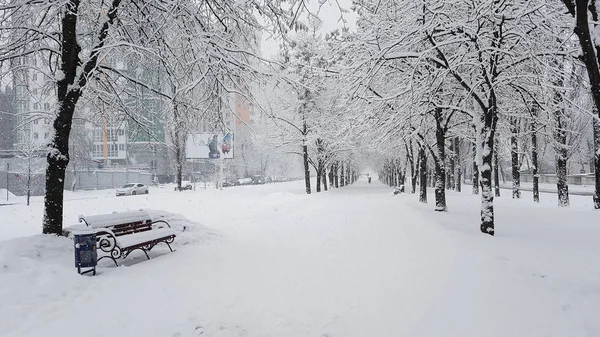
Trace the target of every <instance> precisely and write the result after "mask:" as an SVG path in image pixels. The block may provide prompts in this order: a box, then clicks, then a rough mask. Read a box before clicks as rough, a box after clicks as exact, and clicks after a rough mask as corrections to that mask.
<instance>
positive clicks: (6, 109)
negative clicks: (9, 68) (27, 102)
mask: <svg viewBox="0 0 600 337" xmlns="http://www.w3.org/2000/svg"><path fill="white" fill-rule="evenodd" d="M14 114H15V111H14V107H13V91H12V88H10V87H6V88H4V90H2V89H1V88H0V151H10V150H12V149H13V147H14V128H15V118H14V117H15V116H14Z"/></svg>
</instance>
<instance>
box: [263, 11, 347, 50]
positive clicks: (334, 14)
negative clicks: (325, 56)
mask: <svg viewBox="0 0 600 337" xmlns="http://www.w3.org/2000/svg"><path fill="white" fill-rule="evenodd" d="M338 3H339V5H340V6H341V7H342V8H344V9H346V10H348V12H347V13H341V12H340V10H339V9H338V5H337V4H338ZM351 5H352V0H337V1H336V0H328V1H327V2H326V3H325V4H323V5H322V7H321V10H320V11H319V12H318V16H319V18H320V19H321V21H322V26H321V29H320V32H321V33H322V34H323V35H325V33H327V32H330V31H332V30H335V29H337V28H342V27H343V26H344V23H343V22H342V21H341V20H340V15H341V14H343V16H344V19H345V20H346V25H347V26H348V27H350V29H354V28H355V24H356V18H357V15H356V13H354V12H352V11H351V10H350V6H351ZM309 8H311V11H312V12H313V13H314V14H317V11H318V9H319V0H309ZM302 20H303V21H304V22H306V16H304V17H303V18H302ZM261 52H262V56H263V57H266V58H272V57H274V56H276V55H277V54H278V53H279V41H275V40H274V39H273V38H271V37H268V36H263V39H262V44H261Z"/></svg>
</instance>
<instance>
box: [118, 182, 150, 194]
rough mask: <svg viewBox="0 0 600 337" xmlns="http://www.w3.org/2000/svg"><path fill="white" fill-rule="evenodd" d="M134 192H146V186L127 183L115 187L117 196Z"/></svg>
mask: <svg viewBox="0 0 600 337" xmlns="http://www.w3.org/2000/svg"><path fill="white" fill-rule="evenodd" d="M136 194H148V186H146V185H144V184H140V183H128V184H125V185H123V186H121V187H120V188H118V189H117V197H120V196H122V195H136Z"/></svg>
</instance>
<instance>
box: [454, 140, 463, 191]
mask: <svg viewBox="0 0 600 337" xmlns="http://www.w3.org/2000/svg"><path fill="white" fill-rule="evenodd" d="M454 154H455V157H456V160H455V166H456V168H455V170H454V183H455V186H454V189H456V191H457V192H461V191H462V171H461V167H460V166H461V165H460V139H459V138H458V137H456V138H454Z"/></svg>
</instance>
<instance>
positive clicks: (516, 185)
mask: <svg viewBox="0 0 600 337" xmlns="http://www.w3.org/2000/svg"><path fill="white" fill-rule="evenodd" d="M517 122H518V121H517V120H516V118H514V117H511V119H510V131H511V134H510V159H511V168H512V197H513V199H520V198H521V172H520V170H519V142H518V132H519V130H518V125H517Z"/></svg>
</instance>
